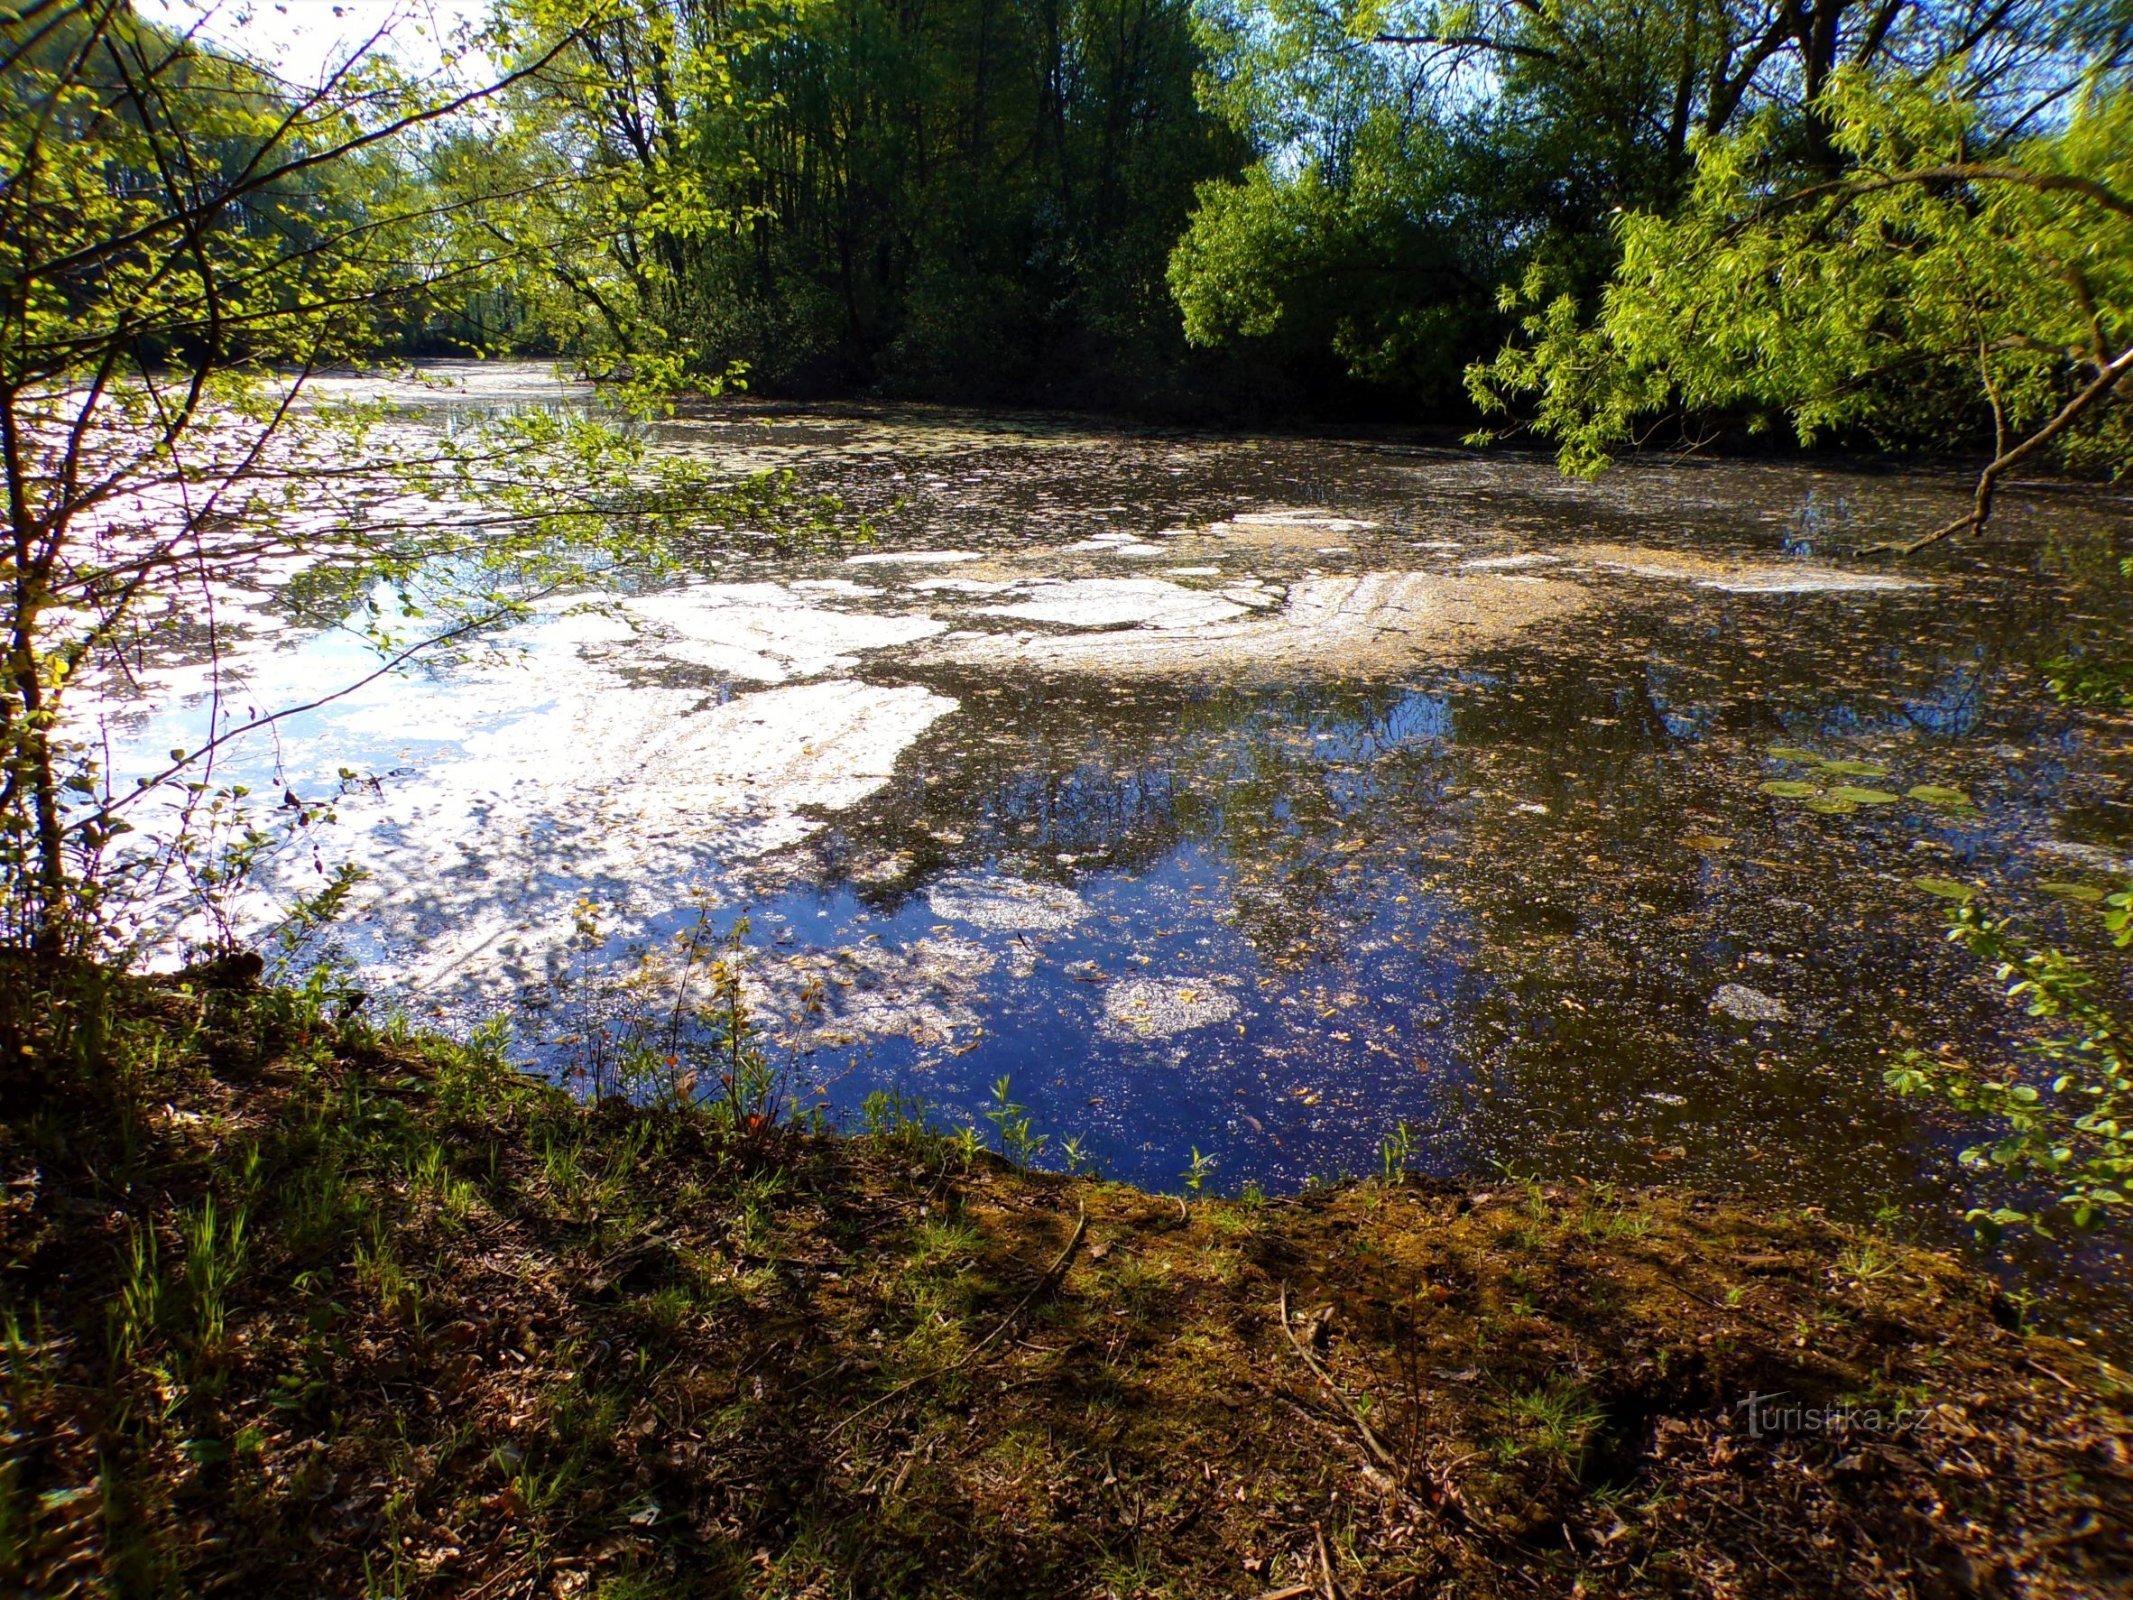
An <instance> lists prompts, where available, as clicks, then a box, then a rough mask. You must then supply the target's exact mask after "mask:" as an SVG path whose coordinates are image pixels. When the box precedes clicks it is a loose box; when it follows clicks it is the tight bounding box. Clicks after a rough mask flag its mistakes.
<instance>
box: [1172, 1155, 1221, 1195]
mask: <svg viewBox="0 0 2133 1600" xmlns="http://www.w3.org/2000/svg"><path fill="white" fill-rule="evenodd" d="M1214 1175H1215V1158H1214V1157H1213V1156H1203V1155H1202V1154H1200V1147H1199V1146H1198V1145H1194V1146H1193V1147H1192V1165H1191V1166H1189V1167H1187V1168H1186V1169H1185V1170H1184V1171H1183V1172H1181V1173H1180V1174H1178V1176H1180V1177H1181V1178H1183V1179H1184V1180H1185V1192H1186V1193H1188V1194H1190V1195H1191V1196H1192V1197H1193V1198H1194V1199H1195V1200H1197V1199H1199V1198H1200V1191H1201V1190H1202V1189H1204V1188H1206V1187H1207V1180H1208V1179H1209V1178H1211V1177H1213V1176H1214Z"/></svg>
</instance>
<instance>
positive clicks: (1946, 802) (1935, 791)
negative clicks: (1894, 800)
mask: <svg viewBox="0 0 2133 1600" xmlns="http://www.w3.org/2000/svg"><path fill="white" fill-rule="evenodd" d="M1904 793H1906V794H1908V795H1909V796H1910V797H1911V798H1912V799H1913V800H1916V801H1918V802H1919V803H1920V804H1921V805H1929V806H1943V807H1947V808H1950V809H1953V808H1957V807H1962V806H1968V805H1969V804H1971V800H1970V796H1968V795H1967V794H1965V793H1963V791H1962V790H1960V789H1951V788H1949V787H1948V786H1947V785H1945V784H1940V783H1916V784H1913V785H1912V786H1911V787H1910V788H1909V789H1906V790H1905V791H1904Z"/></svg>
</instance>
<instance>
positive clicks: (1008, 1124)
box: [985, 1073, 1051, 1172]
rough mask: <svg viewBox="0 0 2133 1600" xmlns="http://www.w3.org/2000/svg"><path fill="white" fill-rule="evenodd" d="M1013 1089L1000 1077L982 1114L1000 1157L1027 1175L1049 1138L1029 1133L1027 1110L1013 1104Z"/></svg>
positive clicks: (1004, 1076)
mask: <svg viewBox="0 0 2133 1600" xmlns="http://www.w3.org/2000/svg"><path fill="white" fill-rule="evenodd" d="M1013 1089H1014V1086H1013V1084H1012V1083H1011V1082H1010V1080H1009V1079H1008V1077H1007V1076H1006V1075H1005V1074H1004V1073H1003V1074H1002V1075H1001V1077H1000V1080H999V1081H998V1082H997V1083H995V1084H994V1085H993V1086H992V1109H991V1110H990V1111H988V1112H986V1113H985V1120H986V1121H987V1122H989V1123H991V1124H992V1125H993V1127H994V1129H995V1130H996V1131H997V1132H998V1134H999V1138H1000V1154H1001V1155H1003V1156H1005V1157H1007V1159H1008V1160H1009V1161H1011V1162H1013V1163H1014V1164H1015V1165H1016V1166H1017V1167H1019V1168H1020V1169H1022V1170H1023V1171H1025V1172H1027V1171H1028V1170H1029V1169H1030V1167H1032V1166H1033V1165H1035V1164H1036V1160H1037V1157H1038V1155H1039V1154H1040V1153H1041V1152H1042V1151H1043V1149H1044V1147H1045V1145H1046V1144H1047V1143H1049V1142H1050V1139H1051V1136H1050V1135H1049V1134H1043V1133H1035V1132H1033V1131H1031V1127H1030V1116H1029V1108H1028V1107H1027V1106H1025V1105H1022V1104H1020V1103H1019V1102H1018V1101H1016V1099H1015V1098H1014V1093H1013Z"/></svg>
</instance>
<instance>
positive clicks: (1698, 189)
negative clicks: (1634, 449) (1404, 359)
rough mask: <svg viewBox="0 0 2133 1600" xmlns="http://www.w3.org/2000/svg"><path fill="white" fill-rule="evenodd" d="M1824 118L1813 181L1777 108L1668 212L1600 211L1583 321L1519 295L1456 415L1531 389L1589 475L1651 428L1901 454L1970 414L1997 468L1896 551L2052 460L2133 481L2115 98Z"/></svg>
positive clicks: (1976, 510)
mask: <svg viewBox="0 0 2133 1600" xmlns="http://www.w3.org/2000/svg"><path fill="white" fill-rule="evenodd" d="M1819 105H1820V107H1821V114H1822V115H1823V116H1824V117H1825V118H1826V119H1827V121H1828V123H1829V127H1830V138H1831V141H1832V145H1833V148H1834V150H1835V151H1836V153H1837V155H1838V157H1839V159H1840V162H1841V168H1840V170H1839V171H1838V172H1837V173H1836V174H1835V175H1834V176H1824V175H1822V174H1821V173H1819V172H1818V171H1816V170H1814V169H1805V170H1803V169H1802V168H1801V167H1800V166H1799V164H1798V163H1797V162H1795V161H1793V160H1790V159H1789V158H1788V157H1787V155H1786V153H1785V151H1784V149H1783V145H1782V139H1781V136H1780V129H1779V124H1778V121H1777V119H1776V118H1775V117H1773V116H1768V115H1766V116H1762V117H1758V118H1756V119H1754V120H1752V121H1751V122H1750V123H1749V124H1747V125H1746V126H1744V127H1743V128H1742V129H1740V130H1739V131H1738V132H1736V133H1734V134H1732V135H1729V136H1727V137H1724V138H1720V139H1714V140H1710V141H1707V142H1705V143H1703V144H1702V145H1701V146H1700V148H1699V151H1698V160H1697V176H1696V181H1695V185H1694V188H1693V190H1692V192H1691V194H1690V196H1689V198H1688V200H1687V201H1686V203H1685V204H1684V205H1683V207H1682V208H1681V210H1680V211H1679V212H1678V214H1674V215H1663V214H1658V213H1652V212H1644V213H1632V214H1628V215H1626V216H1624V217H1623V218H1622V219H1621V222H1620V224H1619V228H1618V236H1619V239H1620V242H1621V255H1622V263H1621V266H1620V267H1619V268H1618V269H1617V271H1616V273H1615V275H1614V277H1613V279H1612V281H1611V282H1610V283H1609V285H1608V287H1607V290H1606V293H1605V295H1604V298H1603V301H1602V304H1601V308H1600V310H1599V313H1598V315H1597V316H1596V317H1594V318H1592V319H1591V320H1590V321H1588V320H1586V318H1585V316H1584V314H1583V312H1582V309H1581V307H1580V306H1579V305H1578V303H1577V302H1576V301H1575V299H1573V298H1572V297H1570V296H1567V295H1553V296H1550V295H1549V294H1548V292H1547V289H1546V285H1545V284H1544V283H1543V282H1542V281H1541V280H1540V279H1539V278H1538V276H1535V277H1533V278H1531V279H1529V282H1528V285H1527V287H1526V290H1525V293H1524V297H1523V298H1524V300H1525V303H1526V304H1527V305H1528V306H1529V307H1530V308H1531V309H1530V311H1529V314H1528V315H1527V317H1526V319H1525V321H1524V324H1523V332H1524V335H1525V339H1524V342H1523V343H1519V344H1514V345H1512V346H1511V347H1509V348H1508V349H1506V350H1505V351H1503V352H1502V353H1501V354H1500V355H1499V356H1498V357H1497V358H1496V359H1495V360H1494V361H1493V362H1490V363H1488V364H1486V365H1484V366H1480V367H1477V368H1476V369H1475V370H1474V372H1473V374H1472V382H1473V389H1474V393H1475V397H1476V399H1477V401H1478V402H1479V403H1481V404H1482V405H1483V406H1484V407H1486V408H1489V409H1493V410H1497V411H1503V410H1506V409H1508V408H1509V407H1510V406H1511V405H1512V404H1514V403H1516V402H1518V401H1520V400H1522V399H1527V398H1529V397H1530V399H1531V400H1532V402H1533V405H1534V415H1533V425H1534V426H1535V427H1536V428H1537V429H1538V431H1540V432H1542V433H1545V434H1548V435H1550V436H1552V437H1554V438H1555V439H1556V440H1557V441H1558V442H1559V444H1560V447H1561V461H1562V464H1563V466H1564V467H1565V468H1566V469H1567V470H1570V471H1575V472H1588V473H1589V472H1595V471H1598V470H1599V469H1600V468H1602V467H1603V466H1604V465H1605V463H1606V461H1607V460H1608V458H1609V456H1610V455H1611V453H1612V452H1614V451H1615V450H1618V449H1620V448H1622V447H1623V446H1625V445H1628V444H1630V443H1632V442H1634V441H1635V439H1636V438H1637V437H1638V436H1639V434H1640V431H1641V430H1642V429H1644V428H1645V427H1647V426H1648V425H1649V424H1650V423H1651V422H1652V420H1653V419H1655V418H1662V417H1664V416H1666V415H1669V414H1679V413H1687V414H1689V415H1691V416H1697V417H1706V418H1708V417H1711V416H1714V415H1724V414H1733V415H1737V416H1745V417H1746V418H1747V420H1748V421H1749V422H1750V424H1751V425H1752V426H1757V427H1767V426H1769V425H1771V423H1772V422H1773V421H1776V420H1778V419H1783V420H1785V421H1787V422H1789V424H1790V425H1791V427H1792V428H1793V429H1794V430H1795V432H1796V433H1797V435H1798V436H1799V438H1800V439H1801V440H1802V441H1803V442H1808V441H1812V440H1814V439H1816V438H1818V437H1821V436H1824V435H1827V434H1829V433H1831V432H1834V431H1838V430H1848V429H1857V430H1864V431H1867V432H1871V433H1874V434H1878V435H1879V436H1881V437H1883V438H1885V439H1902V438H1904V437H1905V436H1906V435H1911V436H1915V435H1917V434H1918V433H1920V432H1923V431H1927V430H1928V429H1930V428H1934V427H1945V426H1946V422H1947V410H1946V407H1945V406H1944V405H1942V404H1940V403H1938V402H1939V401H1940V400H1941V399H1944V397H1946V396H1948V395H1950V394H1953V395H1956V396H1958V397H1961V398H1973V399H1974V402H1975V404H1976V405H1977V407H1978V409H1980V410H1981V411H1984V412H1986V413H1989V416H1990V419H1991V424H1992V431H1993V455H1992V459H1991V461H1990V463H1989V464H1988V465H1987V466H1986V467H1985V468H1984V470H1983V471H1982V472H1981V474H1980V476H1979V478H1978V482H1977V487H1976V491H1975V494H1974V495H1973V498H1972V504H1971V506H1970V507H1969V509H1968V510H1967V511H1966V512H1965V513H1964V514H1963V515H1962V516H1960V517H1958V518H1956V519H1955V520H1953V521H1951V522H1949V523H1948V524H1947V525H1945V526H1943V527H1940V528H1937V529H1934V530H1931V531H1929V532H1927V533H1926V534H1925V535H1924V536H1923V537H1922V538H1920V539H1918V540H1916V541H1913V542H1912V543H1911V544H1910V545H1908V546H1907V547H1906V548H1908V549H1916V548H1918V547H1919V546H1920V545H1922V544H1925V543H1928V542H1930V541H1932V540H1934V539H1938V538H1942V537H1945V536H1946V535H1948V534H1951V533H1955V532H1958V531H1961V530H1964V529H1977V528H1982V527H1983V526H1984V524H1985V522H1986V520H1987V519H1988V518H1989V517H1990V516H1991V514H1992V508H1993V502H1994V497H1995V494H1996V493H1997V490H1998V487H1999V485H2000V483H2001V481H2002V480H2003V479H2004V478H2005V477H2006V475H2007V474H2008V473H2010V472H2012V471H2013V470H2015V469H2016V468H2018V467H2020V466H2022V465H2023V464H2025V463H2027V462H2030V461H2033V460H2036V459H2038V458H2039V457H2041V456H2043V455H2045V454H2047V453H2055V454H2057V455H2058V456H2059V457H2060V458H2062V459H2065V460H2069V461H2074V462H2078V463H2083V464H2089V465H2095V466H2101V467H2103V468H2106V469H2108V470H2110V471H2113V472H2117V473H2123V472H2124V471H2126V470H2127V469H2128V468H2129V467H2133V448H2129V446H2133V435H2129V433H2128V411H2127V407H2126V406H2125V403H2124V398H2125V394H2126V390H2125V388H2124V387H2123V380H2124V378H2125V377H2126V375H2127V373H2128V372H2129V371H2133V97H2129V96H2128V94H2127V93H2126V92H2125V89H2124V87H2123V86H2122V85H2120V84H2117V83H2115V82H2112V81H2110V80H2109V79H2103V80H2099V81H2098V82H2096V83H2095V84H2094V86H2093V87H2091V88H2090V89H2088V90H2087V91H2085V92H2084V93H2083V95H2082V96H2081V97H2080V99H2079V100H2078V101H2076V103H2075V104H2074V105H2073V107H2072V108H2071V110H2070V112H2069V114H2068V115H2067V116H2066V117H2065V119H2064V121H2063V122H2062V123H2061V124H2060V125H2059V126H2058V127H2057V128H2056V129H2054V130H2052V131H2049V132H2045V133H2038V134H2033V135H2030V136H2027V137H2022V138H2019V139H2008V138H2004V137H2003V138H2000V139H1997V140H1995V139H1992V138H1991V137H1990V135H1989V130H1988V128H1987V127H1986V125H1985V122H1984V118H1983V114H1982V113H1981V112H1980V110H1979V108H1978V106H1977V104H1976V102H1974V101H1971V100H1967V99H1964V98H1961V97H1959V96H1957V95H1955V94H1953V93H1951V92H1950V91H1949V90H1948V89H1947V88H1946V86H1945V84H1944V83H1943V82H1935V83H1933V84H1929V85H1926V86H1919V87H1913V86H1909V85H1904V84H1897V83H1890V82H1886V81H1877V80H1875V79H1873V78H1871V77H1870V76H1868V75H1867V74H1865V73H1862V72H1845V73H1840V74H1839V75H1838V76H1837V77H1836V78H1834V79H1833V80H1832V81H1831V82H1830V84H1829V85H1828V87H1827V88H1826V89H1825V90H1824V92H1823V96H1822V99H1821V101H1820V102H1819Z"/></svg>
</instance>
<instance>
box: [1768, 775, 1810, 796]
mask: <svg viewBox="0 0 2133 1600" xmlns="http://www.w3.org/2000/svg"><path fill="white" fill-rule="evenodd" d="M1761 787H1762V791H1763V793H1765V794H1774V795H1776V796H1777V797H1778V798H1779V799H1780V800H1806V799H1809V798H1810V797H1812V796H1813V795H1815V794H1816V793H1818V792H1819V791H1818V790H1817V789H1816V788H1815V786H1814V785H1813V784H1811V783H1802V782H1801V781H1800V780H1799V779H1798V778H1772V779H1771V780H1770V781H1769V782H1768V783H1766V784H1763V785H1762V786H1761Z"/></svg>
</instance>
